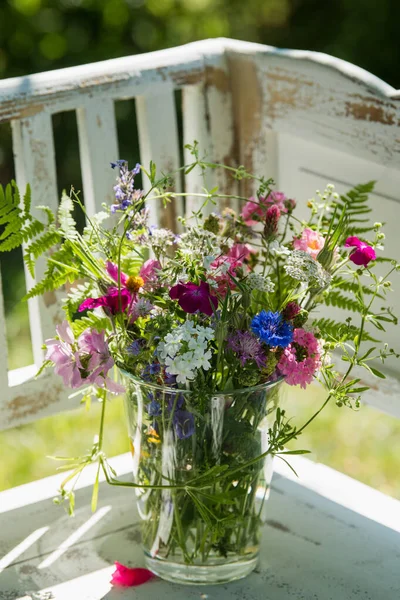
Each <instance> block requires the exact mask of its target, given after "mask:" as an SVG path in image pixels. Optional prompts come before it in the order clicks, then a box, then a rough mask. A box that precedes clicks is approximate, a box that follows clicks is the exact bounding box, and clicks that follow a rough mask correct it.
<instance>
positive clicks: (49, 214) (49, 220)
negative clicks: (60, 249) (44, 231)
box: [36, 205, 56, 225]
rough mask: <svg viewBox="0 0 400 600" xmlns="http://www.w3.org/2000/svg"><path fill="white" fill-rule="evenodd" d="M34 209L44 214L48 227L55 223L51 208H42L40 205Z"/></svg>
mask: <svg viewBox="0 0 400 600" xmlns="http://www.w3.org/2000/svg"><path fill="white" fill-rule="evenodd" d="M36 208H37V209H38V210H41V211H43V212H44V213H45V214H46V216H47V224H48V225H52V224H53V223H55V220H56V218H55V216H54V213H53V211H52V210H51V208H49V207H48V206H42V205H40V206H36Z"/></svg>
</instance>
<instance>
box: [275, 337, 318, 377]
mask: <svg viewBox="0 0 400 600" xmlns="http://www.w3.org/2000/svg"><path fill="white" fill-rule="evenodd" d="M320 366H321V355H320V348H319V344H318V340H317V339H316V337H315V336H314V334H313V333H311V332H310V331H305V330H304V329H300V328H299V329H295V330H294V331H293V341H292V343H291V344H289V346H288V347H287V348H285V349H284V351H283V354H282V356H281V358H280V360H279V363H278V369H279V371H280V373H281V374H282V375H284V376H285V381H286V383H287V384H289V385H300V387H302V388H304V389H305V388H306V387H307V385H308V384H310V383H311V382H312V380H313V377H314V374H315V372H316V371H317V369H319V368H320Z"/></svg>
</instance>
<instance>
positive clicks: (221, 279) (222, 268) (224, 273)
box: [210, 255, 243, 297]
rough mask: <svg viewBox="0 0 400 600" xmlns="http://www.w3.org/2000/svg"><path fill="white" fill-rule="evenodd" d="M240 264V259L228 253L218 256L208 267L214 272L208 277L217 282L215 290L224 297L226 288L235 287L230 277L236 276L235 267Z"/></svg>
mask: <svg viewBox="0 0 400 600" xmlns="http://www.w3.org/2000/svg"><path fill="white" fill-rule="evenodd" d="M242 264H243V263H242V261H241V260H237V259H236V258H233V257H232V256H229V255H224V256H219V257H218V258H216V259H215V260H213V262H212V263H211V265H210V267H211V269H212V270H213V271H214V272H215V274H214V273H212V275H211V277H210V279H212V280H213V281H215V282H216V283H217V285H218V287H217V291H218V293H219V294H220V295H221V296H222V297H225V295H226V292H227V291H228V289H231V290H233V289H235V287H236V284H235V282H234V281H233V279H232V277H237V273H236V269H238V268H239V267H241V266H242Z"/></svg>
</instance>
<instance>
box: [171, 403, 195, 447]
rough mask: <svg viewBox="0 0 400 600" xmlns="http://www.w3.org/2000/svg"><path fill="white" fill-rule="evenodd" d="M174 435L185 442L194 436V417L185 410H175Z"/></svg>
mask: <svg viewBox="0 0 400 600" xmlns="http://www.w3.org/2000/svg"><path fill="white" fill-rule="evenodd" d="M173 423H174V427H175V433H176V435H177V437H178V438H179V439H180V440H185V439H186V438H189V437H191V436H192V435H193V434H194V430H195V422H194V415H193V414H192V413H190V412H188V411H187V410H177V411H176V412H175V414H174V417H173Z"/></svg>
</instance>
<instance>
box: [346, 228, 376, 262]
mask: <svg viewBox="0 0 400 600" xmlns="http://www.w3.org/2000/svg"><path fill="white" fill-rule="evenodd" d="M344 246H345V248H351V247H353V248H354V250H352V251H351V253H350V257H349V258H350V260H351V261H352V262H353V263H354V264H355V265H358V266H363V267H366V266H367V265H368V263H369V262H371V260H375V259H376V253H375V250H374V249H373V248H372V246H368V244H366V243H365V242H362V241H361V240H360V239H358V237H356V236H354V235H352V236H350V237H348V238H347V240H346V241H345V243H344Z"/></svg>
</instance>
